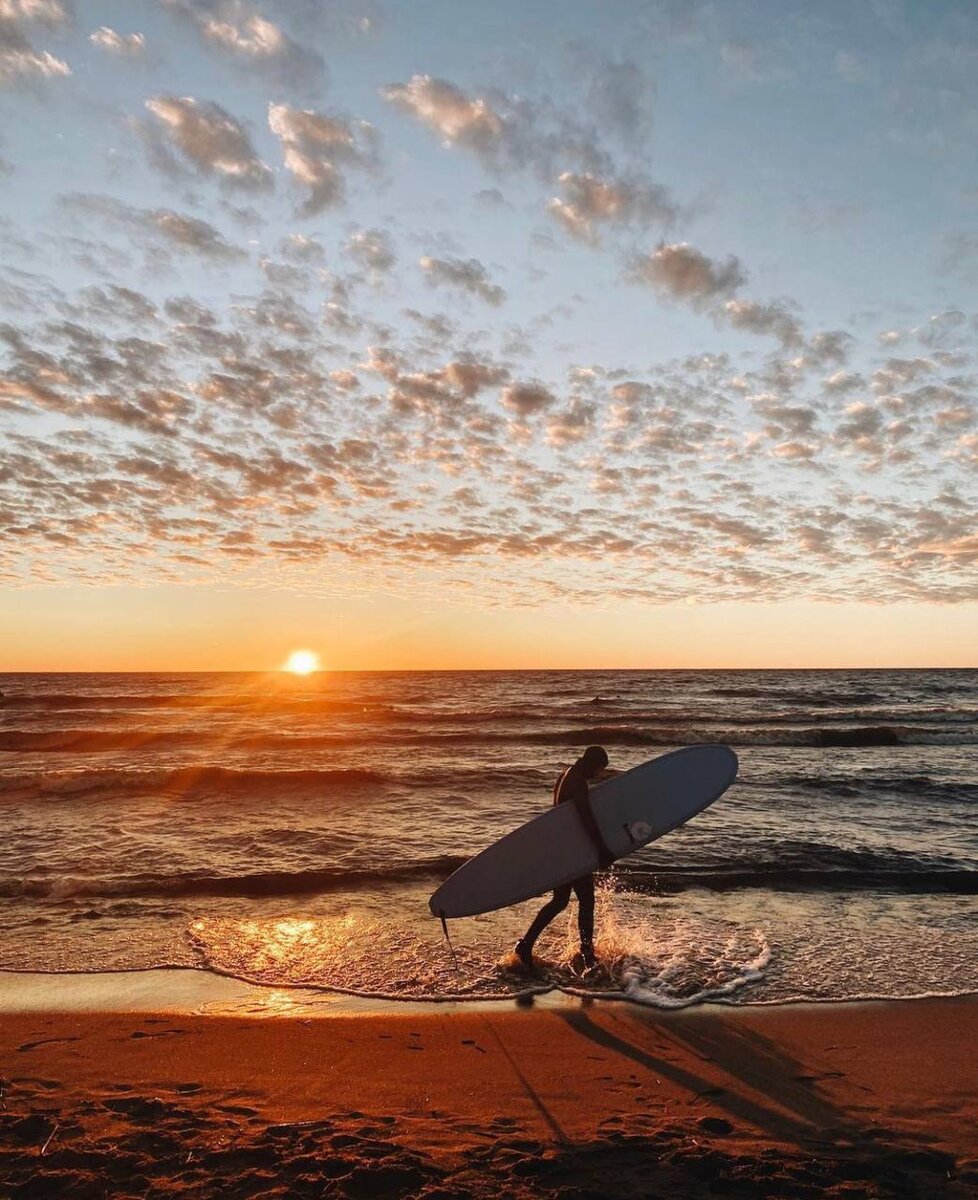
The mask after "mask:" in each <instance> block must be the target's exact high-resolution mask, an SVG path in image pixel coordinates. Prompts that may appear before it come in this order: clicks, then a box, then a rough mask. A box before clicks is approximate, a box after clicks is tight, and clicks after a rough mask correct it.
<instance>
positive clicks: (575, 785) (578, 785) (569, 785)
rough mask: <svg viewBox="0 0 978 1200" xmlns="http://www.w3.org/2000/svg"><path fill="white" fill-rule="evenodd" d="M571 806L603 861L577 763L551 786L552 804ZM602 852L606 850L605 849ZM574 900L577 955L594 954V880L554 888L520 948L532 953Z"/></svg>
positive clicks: (585, 877) (586, 878) (590, 877)
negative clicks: (572, 897)
mask: <svg viewBox="0 0 978 1200" xmlns="http://www.w3.org/2000/svg"><path fill="white" fill-rule="evenodd" d="M568 802H569V803H571V804H573V805H574V806H575V807H576V808H577V811H578V812H579V813H580V814H581V820H582V821H583V823H584V828H585V829H586V830H587V832H588V836H589V837H590V838H591V840H592V841H593V842H595V845H596V846H597V847H598V848H599V853H600V854H601V856H602V859H604V857H605V850H603V849H602V848H603V847H604V841H603V839H602V837H601V833H600V831H599V830H598V827H597V825H596V823H595V820H594V816H593V814H592V813H591V806H590V804H589V803H588V783H587V779H586V778H585V776H584V771H583V769H582V768H581V764H580V762H576V763H574V765H573V766H572V767H568V769H567V770H566V771H565V772H564V773H563V775H561V776H560V778H559V779H558V780H557V782H556V783H555V784H554V804H567V803H568ZM605 849H606V848H605ZM572 891H573V892H574V893H575V895H576V896H577V926H578V929H579V930H580V933H581V952H582V953H583V954H584V955H585V957H586V956H588V955H590V954H593V953H594V876H593V875H582V876H581V877H580V879H575V880H574V882H573V883H565V884H564V886H563V887H559V888H555V889H554V894H553V898H552V899H551V900H548V901H547V903H546V904H545V905H544V906H543V908H541V909H540V911H539V912H538V913H537V915H536V917H535V918H534V920H533V924H532V925H531V926H530V928H529V929H528V930H527V931H526V933H525V935H524V936H523V939H522V945H523V946H524V947H525V948H526V949H527V950H532V949H533V943H534V942H535V941H536V940H537V938H538V937H539V936H540V934H541V933H543V931H544V930H545V929H546V928H547V926H548V925H549V924H550V922H551V921H552V920H553V919H554V917H556V916H558V915H559V914H560V913H562V912H563V911H564V909H565V908H566V907H567V905H568V904H569V903H570V898H571V892H572Z"/></svg>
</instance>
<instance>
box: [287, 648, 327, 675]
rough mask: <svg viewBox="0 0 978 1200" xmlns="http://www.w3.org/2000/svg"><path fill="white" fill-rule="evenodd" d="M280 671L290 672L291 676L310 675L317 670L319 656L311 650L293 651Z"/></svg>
mask: <svg viewBox="0 0 978 1200" xmlns="http://www.w3.org/2000/svg"><path fill="white" fill-rule="evenodd" d="M282 670H283V671H291V672H292V674H293V675H311V674H312V672H313V671H318V670H319V655H318V654H313V652H312V651H311V650H293V651H292V653H291V654H290V655H289V657H288V659H287V660H286V663H285V666H284V667H283V668H282Z"/></svg>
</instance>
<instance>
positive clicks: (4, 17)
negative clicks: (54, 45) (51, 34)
mask: <svg viewBox="0 0 978 1200" xmlns="http://www.w3.org/2000/svg"><path fill="white" fill-rule="evenodd" d="M69 19H70V12H69V9H68V8H67V7H66V5H65V4H64V3H61V2H60V0H0V87H3V86H10V85H13V84H15V83H17V82H19V81H25V82H28V83H30V82H34V83H38V82H43V81H45V80H48V79H57V78H63V77H64V76H66V75H70V74H71V68H70V67H69V66H68V64H67V63H66V62H64V61H63V60H62V59H60V58H55V56H54V55H53V54H51V53H50V52H49V51H47V50H41V51H38V50H35V49H34V47H33V45H32V44H31V42H30V40H29V38H28V36H27V29H28V27H29V26H31V25H35V24H36V25H45V26H47V27H48V28H57V27H58V26H60V25H64V24H66V23H67V22H68V20H69Z"/></svg>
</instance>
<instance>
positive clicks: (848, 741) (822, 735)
mask: <svg viewBox="0 0 978 1200" xmlns="http://www.w3.org/2000/svg"><path fill="white" fill-rule="evenodd" d="M460 736H461V735H460ZM478 740H480V741H495V740H501V735H499V736H497V735H494V734H483V735H482V736H481V737H480V738H479V739H478ZM506 740H513V741H524V742H532V743H540V742H543V743H555V744H558V745H565V746H587V745H589V744H590V743H592V742H598V743H601V744H602V745H611V746H684V745H686V746H688V745H702V744H713V743H717V742H722V743H725V744H726V745H729V746H799V747H800V746H812V747H832V746H840V747H842V746H956V745H960V746H971V745H975V744H978V729H971V728H954V729H933V728H931V729H927V728H921V727H920V726H916V725H869V726H860V727H853V728H846V727H844V726H835V727H825V726H811V727H808V728H786V727H772V726H758V727H753V728H751V727H745V728H737V727H730V726H722V727H721V726H717V727H712V728H706V729H704V728H694V727H690V726H686V725H679V726H675V727H673V728H659V729H648V728H642V727H640V726H636V725H597V726H592V727H590V728H586V729H565V730H560V731H556V732H533V733H528V734H523V735H517V736H515V737H512V738H511V739H509V738H507V739H506Z"/></svg>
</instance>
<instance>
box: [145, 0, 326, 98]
mask: <svg viewBox="0 0 978 1200" xmlns="http://www.w3.org/2000/svg"><path fill="white" fill-rule="evenodd" d="M163 3H164V5H165V6H166V7H167V8H168V9H169V10H170V11H171V12H172V13H174V14H175V15H176V16H178V17H180V18H182V19H183V20H185V21H188V22H189V23H190V24H192V25H193V26H194V28H195V29H196V30H197V31H198V33H199V34H200V36H201V38H202V39H203V41H204V44H205V45H207V46H209V47H210V48H211V49H213V50H215V51H217V52H218V53H220V54H223V55H225V56H226V57H227V58H229V59H230V60H231V61H232V62H236V63H237V64H238V65H240V66H241V67H243V68H246V69H247V70H249V71H254V70H259V71H262V72H264V73H265V74H266V75H269V76H271V77H272V78H273V79H274V80H275V81H276V82H277V83H279V84H288V85H293V86H300V87H303V86H311V85H318V84H321V83H322V82H324V80H325V76H326V65H325V63H324V61H323V59H322V56H321V55H319V54H318V53H317V52H315V51H314V50H311V49H309V48H308V47H307V46H302V45H300V44H299V43H298V42H296V41H294V40H293V39H292V38H291V37H289V35H288V34H287V33H286V32H285V31H284V30H283V29H282V27H281V26H280V25H276V24H275V23H274V22H273V21H270V20H268V18H267V17H265V16H263V15H262V14H261V13H260V12H258V11H257V10H255V8H254V7H253V6H252V5H251V4H249V3H247V2H246V0H163Z"/></svg>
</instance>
